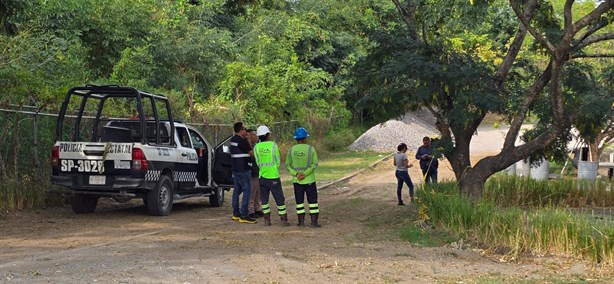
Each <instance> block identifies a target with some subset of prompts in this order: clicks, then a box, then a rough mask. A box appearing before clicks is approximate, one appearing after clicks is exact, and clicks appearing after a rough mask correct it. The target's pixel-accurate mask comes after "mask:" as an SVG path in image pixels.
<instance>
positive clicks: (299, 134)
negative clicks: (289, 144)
mask: <svg viewBox="0 0 614 284" xmlns="http://www.w3.org/2000/svg"><path fill="white" fill-rule="evenodd" d="M307 137H309V133H307V129H305V128H304V127H299V128H297V129H296V131H294V139H303V138H307Z"/></svg>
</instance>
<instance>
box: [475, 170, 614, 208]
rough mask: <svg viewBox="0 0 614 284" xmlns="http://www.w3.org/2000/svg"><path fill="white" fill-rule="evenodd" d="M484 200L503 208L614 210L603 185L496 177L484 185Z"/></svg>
mask: <svg viewBox="0 0 614 284" xmlns="http://www.w3.org/2000/svg"><path fill="white" fill-rule="evenodd" d="M483 198H484V200H488V201H491V202H493V203H495V204H497V205H498V206H503V207H511V206H522V207H525V206H531V207H532V206H536V207H551V206H553V207H585V206H599V207H608V206H614V191H608V190H607V185H606V184H605V182H601V181H596V182H592V183H586V182H582V181H580V183H578V181H576V180H570V179H561V180H546V181H538V180H533V179H531V178H528V177H515V176H495V177H492V178H490V179H488V181H487V182H486V185H485V187H484V193H483Z"/></svg>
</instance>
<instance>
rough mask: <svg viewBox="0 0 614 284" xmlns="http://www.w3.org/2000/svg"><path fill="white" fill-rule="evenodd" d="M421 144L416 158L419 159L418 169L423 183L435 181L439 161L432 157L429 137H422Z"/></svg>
mask: <svg viewBox="0 0 614 284" xmlns="http://www.w3.org/2000/svg"><path fill="white" fill-rule="evenodd" d="M422 143H423V144H422V146H420V147H418V151H417V152H416V159H418V160H420V169H421V170H422V177H423V178H424V182H425V183H431V182H432V183H437V168H438V167H439V161H437V158H434V157H433V146H432V145H431V138H429V137H424V138H422Z"/></svg>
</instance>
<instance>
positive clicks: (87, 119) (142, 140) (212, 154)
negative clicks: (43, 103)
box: [51, 86, 232, 215]
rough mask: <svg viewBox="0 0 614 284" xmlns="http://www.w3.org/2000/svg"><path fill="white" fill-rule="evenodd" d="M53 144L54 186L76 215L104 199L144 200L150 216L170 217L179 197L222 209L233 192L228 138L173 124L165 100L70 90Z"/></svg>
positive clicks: (113, 90) (105, 89) (104, 89)
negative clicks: (215, 140)
mask: <svg viewBox="0 0 614 284" xmlns="http://www.w3.org/2000/svg"><path fill="white" fill-rule="evenodd" d="M171 134H172V135H171ZM55 140H56V142H55V145H54V146H53V150H52V176H51V179H52V183H53V184H54V185H59V186H61V187H60V191H61V192H62V193H64V194H67V195H69V196H70V197H71V198H70V203H71V207H72V209H73V211H74V212H75V213H91V212H93V211H94V210H95V209H96V206H97V204H98V199H99V198H100V197H110V198H113V199H115V200H116V201H119V202H125V201H128V200H130V199H132V198H142V199H143V202H144V203H145V205H146V207H147V210H148V212H149V213H150V214H151V215H168V214H170V212H171V209H172V207H173V201H174V200H178V199H183V198H188V197H196V196H209V203H210V205H211V206H213V207H218V206H221V205H222V204H223V202H224V191H225V190H229V189H230V188H231V187H232V178H231V168H230V155H229V154H228V153H227V151H224V149H226V148H227V147H225V146H227V145H225V144H227V143H228V139H227V140H225V141H224V142H223V143H221V144H220V145H217V146H215V147H213V146H212V145H211V144H210V143H209V142H208V141H207V140H206V139H205V137H204V136H203V135H202V134H200V133H199V132H198V130H197V129H196V128H194V127H192V126H189V125H186V124H184V123H181V122H176V121H174V120H173V117H172V112H171V107H170V103H169V100H168V99H167V98H166V97H164V96H161V95H155V94H151V93H148V92H144V91H140V90H137V89H134V88H129V87H119V86H84V87H75V88H72V89H71V90H70V91H69V92H68V94H67V95H66V98H65V100H64V102H63V103H62V108H61V110H60V114H59V116H58V120H57V126H56V138H55Z"/></svg>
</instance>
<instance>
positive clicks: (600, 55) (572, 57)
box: [569, 53, 614, 60]
mask: <svg viewBox="0 0 614 284" xmlns="http://www.w3.org/2000/svg"><path fill="white" fill-rule="evenodd" d="M612 57H614V53H613V54H573V55H571V56H570V57H569V59H570V60H571V59H576V58H612Z"/></svg>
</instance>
